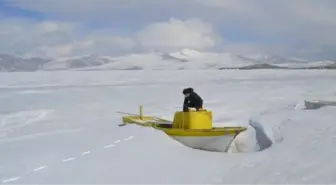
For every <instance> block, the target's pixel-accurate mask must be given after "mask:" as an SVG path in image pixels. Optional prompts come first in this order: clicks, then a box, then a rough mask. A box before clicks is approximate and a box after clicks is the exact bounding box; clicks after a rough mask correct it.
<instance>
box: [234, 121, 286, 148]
mask: <svg viewBox="0 0 336 185" xmlns="http://www.w3.org/2000/svg"><path fill="white" fill-rule="evenodd" d="M281 141H282V136H281V134H280V132H279V131H277V130H275V129H274V128H273V129H272V130H271V132H270V131H266V129H265V128H264V127H263V126H262V124H261V123H259V122H258V121H256V120H251V119H250V120H249V124H248V126H247V130H246V131H244V132H241V133H240V134H238V135H237V137H236V138H235V139H234V140H233V142H232V144H231V146H230V147H229V150H228V152H229V153H249V152H257V151H262V150H265V149H267V148H269V147H271V146H272V145H273V144H274V143H278V142H281Z"/></svg>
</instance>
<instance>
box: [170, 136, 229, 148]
mask: <svg viewBox="0 0 336 185" xmlns="http://www.w3.org/2000/svg"><path fill="white" fill-rule="evenodd" d="M170 137H171V138H173V139H174V140H176V141H178V142H179V143H181V144H183V145H184V146H187V147H190V148H193V149H199V150H206V151H213V152H227V151H228V148H229V147H230V145H231V143H232V141H233V139H234V138H235V135H222V136H201V137H198V136H170Z"/></svg>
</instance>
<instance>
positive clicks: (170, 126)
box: [120, 106, 247, 152]
mask: <svg viewBox="0 0 336 185" xmlns="http://www.w3.org/2000/svg"><path fill="white" fill-rule="evenodd" d="M122 121H123V124H122V125H126V124H136V125H139V126H143V127H151V128H154V129H157V130H160V131H163V132H164V133H165V134H167V135H168V136H170V137H171V138H173V139H175V140H176V141H178V142H180V143H181V144H183V145H185V146H187V147H190V148H194V149H200V150H207V151H216V152H227V150H228V148H229V146H230V144H231V142H232V141H233V139H234V138H235V137H236V136H237V135H238V134H239V133H240V132H243V131H245V130H246V129H247V128H246V127H213V126H212V112H211V111H208V110H205V109H203V110H201V111H192V110H191V111H188V112H183V111H177V112H175V115H174V120H173V121H169V120H165V119H162V118H158V117H154V116H144V115H143V109H142V106H140V114H139V115H128V116H123V117H122ZM120 126H121V125H120Z"/></svg>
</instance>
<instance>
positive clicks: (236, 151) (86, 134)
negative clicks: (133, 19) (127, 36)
mask: <svg viewBox="0 0 336 185" xmlns="http://www.w3.org/2000/svg"><path fill="white" fill-rule="evenodd" d="M184 54H185V55H193V56H194V55H197V53H193V52H191V51H185V53H184ZM134 56H135V55H134ZM335 79H336V73H334V71H332V70H330V71H328V70H291V71H281V70H252V71H239V70H238V71H235V70H227V71H217V70H189V71H179V70H176V71H174V70H171V71H168V70H167V71H166V70H160V71H150V70H148V71H117V70H116V71H99V72H97V71H90V72H86V71H85V72H84V71H82V72H75V71H72V72H69V71H63V72H35V73H3V74H0V84H1V87H0V102H1V104H0V134H1V133H2V135H0V151H1V152H0V159H1V160H0V183H3V184H11V183H18V184H29V183H34V184H42V183H44V184H46V183H49V184H57V183H62V184H75V183H85V184H89V183H90V184H91V183H92V184H98V183H109V184H114V183H127V184H130V183H137V184H148V183H155V184H171V183H174V184H175V183H178V184H192V183H195V184H205V183H206V184H218V183H247V184H251V183H259V184H260V183H296V184H298V183H300V184H301V183H319V184H321V183H336V177H335V175H334V174H335V170H336V162H334V160H333V158H334V156H335V155H336V149H334V148H335V147H334V145H335V142H336V127H335V119H336V107H335V106H334V103H335V102H336V98H335V91H336V90H335V87H336V82H335ZM185 87H193V88H194V89H195V91H196V92H197V93H199V94H200V95H201V96H202V97H203V99H204V105H205V107H206V108H207V109H210V110H212V111H213V120H214V125H216V126H224V125H227V126H228V125H230V126H238V125H245V126H248V130H247V131H245V132H243V133H241V134H240V135H238V137H237V138H236V139H235V141H234V142H233V144H232V146H231V147H230V151H229V153H216V152H206V151H199V150H194V149H190V148H187V147H185V146H183V145H181V144H180V143H178V142H176V141H175V140H173V139H171V138H169V137H168V136H166V135H165V134H164V133H162V132H160V131H156V130H153V129H149V128H142V127H138V126H135V125H129V126H124V127H118V125H119V124H120V123H121V116H123V115H122V114H118V113H116V112H117V111H120V112H127V113H137V111H138V106H139V105H143V107H144V113H145V114H146V115H155V116H160V117H163V118H166V119H172V118H173V114H174V111H177V110H181V108H182V102H183V96H182V93H181V92H182V89H183V88H185ZM22 92H43V93H22ZM305 100H306V101H309V102H313V103H315V104H324V105H325V106H317V107H316V106H315V107H314V106H313V107H310V108H309V107H308V108H307V107H306V103H305ZM316 100H319V101H316ZM55 133H57V134H55ZM112 146H113V147H112ZM87 154H90V155H87ZM70 161H71V162H70ZM46 167H47V168H46ZM37 171H38V172H37Z"/></svg>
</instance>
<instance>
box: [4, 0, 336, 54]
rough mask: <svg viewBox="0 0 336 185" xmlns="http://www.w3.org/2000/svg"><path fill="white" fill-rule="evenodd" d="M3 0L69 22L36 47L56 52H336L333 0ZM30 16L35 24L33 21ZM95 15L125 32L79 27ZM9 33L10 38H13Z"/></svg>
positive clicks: (98, 21)
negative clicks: (210, 50)
mask: <svg viewBox="0 0 336 185" xmlns="http://www.w3.org/2000/svg"><path fill="white" fill-rule="evenodd" d="M3 1H4V2H6V3H7V6H12V7H18V8H21V9H24V10H29V11H34V12H39V13H41V14H42V15H43V16H44V17H47V18H50V20H58V21H53V22H57V24H61V23H63V24H65V25H68V26H69V28H67V29H70V30H65V31H64V30H63V31H61V30H59V31H53V32H52V33H49V34H47V35H53V37H55V39H54V38H53V39H51V40H50V41H45V42H47V43H44V42H43V44H42V45H41V44H40V45H39V46H40V49H39V52H40V53H43V52H42V51H45V50H53V49H54V48H57V49H55V50H59V51H60V52H59V53H81V52H82V53H84V52H87V51H94V52H95V53H99V51H100V53H107V51H108V49H106V48H114V49H113V51H111V52H112V53H122V52H128V51H130V50H132V51H147V50H152V49H162V50H174V49H176V48H182V47H192V48H195V49H218V48H219V47H221V49H223V50H228V51H231V50H234V51H237V52H238V51H239V50H242V51H243V52H248V50H251V52H252V51H255V50H261V52H262V51H271V52H278V53H285V54H288V55H302V56H308V55H311V56H319V57H321V58H323V57H324V56H326V55H328V56H334V57H336V54H332V53H336V38H335V37H334V33H335V32H336V11H335V7H336V1H334V0H319V1H316V0H296V1H293V0H281V1H269V0H206V1H205V0H184V1H180V0H160V1H158V0H142V1H138V0H130V1H124V0H70V1H69V0H48V1H45V0H29V1H27V0H3ZM79 7H80V8H79ZM69 21H71V22H75V23H69ZM28 22H29V21H28ZM30 23H32V24H33V25H35V26H36V25H37V24H38V23H36V22H30ZM92 23H93V24H97V25H100V26H103V27H110V28H115V29H116V28H122V29H123V30H122V31H125V30H126V31H127V35H125V34H122V31H119V33H116V31H115V30H112V29H110V30H97V29H98V28H97V29H95V30H92V29H91V30H89V32H88V33H85V34H84V33H82V32H83V29H84V30H87V29H88V28H83V29H82V28H79V27H81V26H83V25H91V24H92ZM24 25H25V26H28V25H26V24H25V23H24ZM65 25H63V27H62V26H61V27H62V29H65ZM28 27H29V26H28ZM33 27H34V26H33ZM71 27H73V28H71ZM34 29H35V27H34ZM34 29H33V30H34ZM71 29H73V30H71ZM95 32H100V33H102V32H104V33H103V34H95ZM78 33H81V36H78ZM28 34H32V35H33V36H32V38H35V37H36V39H37V41H38V40H39V39H40V40H43V39H42V38H41V36H39V37H38V38H37V36H36V35H35V33H33V32H31V31H29V33H28ZM26 35H27V34H26ZM56 35H57V36H56ZM0 37H1V36H0ZM220 37H221V38H220ZM20 38H21V37H20ZM50 38H51V37H50ZM105 38H109V39H106V40H105ZM10 40H11V42H13V39H10ZM18 40H19V39H17V40H16V43H17V42H18ZM65 40H67V41H65ZM38 42H42V41H38ZM83 43H84V44H83ZM89 43H91V44H89ZM26 45H29V46H30V45H31V44H23V45H22V46H21V47H20V48H21V50H24V49H23V48H24V47H25V46H26ZM82 45H84V46H82ZM100 45H104V47H99V46H100ZM119 47H120V49H116V48H119ZM0 48H1V46H0ZM65 48H67V49H65ZM98 48H99V49H98ZM104 49H106V50H104ZM101 50H103V51H101ZM56 53H58V52H56ZM327 53H331V54H327Z"/></svg>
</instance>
